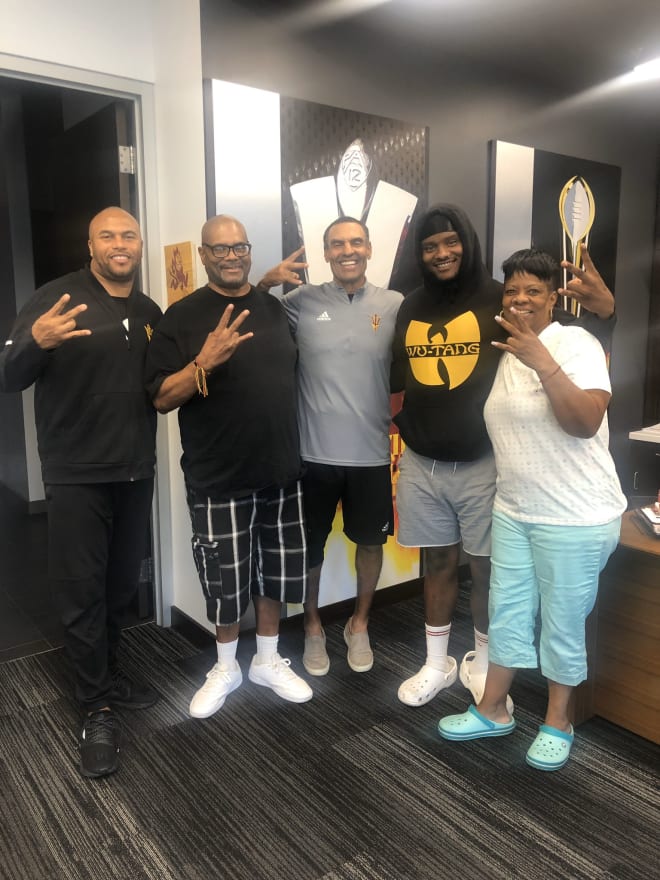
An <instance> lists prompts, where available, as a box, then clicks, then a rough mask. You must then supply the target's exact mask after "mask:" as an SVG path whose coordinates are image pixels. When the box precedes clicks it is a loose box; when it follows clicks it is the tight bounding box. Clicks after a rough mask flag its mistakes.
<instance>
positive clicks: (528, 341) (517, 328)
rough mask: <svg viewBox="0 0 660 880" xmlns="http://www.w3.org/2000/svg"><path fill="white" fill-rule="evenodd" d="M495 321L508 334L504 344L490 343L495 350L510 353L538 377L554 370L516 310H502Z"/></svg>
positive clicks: (542, 347) (539, 343)
mask: <svg viewBox="0 0 660 880" xmlns="http://www.w3.org/2000/svg"><path fill="white" fill-rule="evenodd" d="M495 320H496V321H497V323H498V324H500V326H501V327H502V328H503V329H504V331H505V333H508V337H507V340H506V342H492V343H491V344H492V345H494V346H495V348H499V349H501V350H502V351H508V352H511V354H512V355H515V357H517V358H518V360H519V361H521V362H522V363H523V364H525V366H526V367H529V368H530V369H532V370H536V372H537V374H538V375H539V377H541V376H543V375H544V374H546V373H548V372H549V371H551V370H554V369H555V367H556V366H557V364H556V363H555V360H554V359H553V357H552V355H551V354H550V352H549V351H548V349H547V348H546V347H545V345H543V343H542V342H541V340H540V339H539V337H538V335H537V333H536V332H535V331H534V330H532V329H531V327H530V326H529V324H528V322H527V320H526V319H525V318H524V317H522V315H521V314H520V312H519V311H518V310H517V309H516V308H514V307H513V306H511V307H510V308H508V309H503V310H502V314H501V315H496V317H495Z"/></svg>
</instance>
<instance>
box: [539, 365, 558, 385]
mask: <svg viewBox="0 0 660 880" xmlns="http://www.w3.org/2000/svg"><path fill="white" fill-rule="evenodd" d="M560 370H561V367H557V368H556V369H554V370H553V371H552V372H551V373H550V375H549V376H545V378H543V379H541V382H547V381H548V379H552V377H553V376H556V375H557V373H558V372H559V371H560Z"/></svg>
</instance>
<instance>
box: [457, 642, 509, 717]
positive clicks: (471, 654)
mask: <svg viewBox="0 0 660 880" xmlns="http://www.w3.org/2000/svg"><path fill="white" fill-rule="evenodd" d="M476 653H477V652H476V651H468V652H467V654H466V655H465V657H463V659H462V660H461V667H460V669H459V672H458V677H459V678H460V680H461V684H462V685H463V687H466V688H467V689H468V690H469V691H470V693H471V694H472V699H473V700H474V705H475V706H478V705H479V703H480V702H481V700H482V698H483V695H484V688H485V687H486V674H487V672H488V669H486V671H485V672H472V662H473V661H474V658H475V655H476ZM513 708H514V707H513V700H512V699H511V697H510V696H509V695H508V694H507V695H506V710H507V712H508V713H509V715H513Z"/></svg>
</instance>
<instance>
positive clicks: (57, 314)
mask: <svg viewBox="0 0 660 880" xmlns="http://www.w3.org/2000/svg"><path fill="white" fill-rule="evenodd" d="M70 299H71V297H70V296H69V294H68V293H64V294H62V296H61V297H60V298H59V299H58V301H57V302H56V303H55V305H54V306H52V308H50V309H48V311H47V312H44V313H43V315H41V316H40V317H39V318H37V320H36V321H35V322H34V324H33V325H32V338H33V339H34V341H35V342H36V343H37V345H38V346H39V348H43V349H44V351H51V350H52V349H54V348H59V346H60V345H62V343H63V342H68V340H69V339H75V338H76V337H78V336H90V335H91V333H92V331H91V330H81V329H79V328H78V326H77V324H76V317H77V316H78V315H79V314H80V313H81V312H84V311H85V310H86V309H87V306H86V305H85V304H84V303H83V304H82V305H79V306H74V307H73V308H72V309H68V310H67V309H66V306H67V303H68V302H69V301H70Z"/></svg>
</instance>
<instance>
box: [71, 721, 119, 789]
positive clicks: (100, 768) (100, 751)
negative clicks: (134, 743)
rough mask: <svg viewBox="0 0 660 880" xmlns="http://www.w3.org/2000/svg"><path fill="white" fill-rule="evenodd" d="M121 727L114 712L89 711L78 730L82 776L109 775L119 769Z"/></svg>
mask: <svg viewBox="0 0 660 880" xmlns="http://www.w3.org/2000/svg"><path fill="white" fill-rule="evenodd" d="M120 739H121V727H120V724H119V719H118V718H117V716H116V715H115V714H114V712H111V711H108V710H107V709H106V710H103V709H100V710H99V711H98V712H91V713H90V714H89V715H87V716H86V718H85V719H84V721H83V725H82V730H81V731H80V741H79V743H78V747H79V749H80V772H81V773H82V775H83V776H91V777H93V778H96V777H98V776H109V775H110V773H114V772H115V770H118V769H119V740H120Z"/></svg>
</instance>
